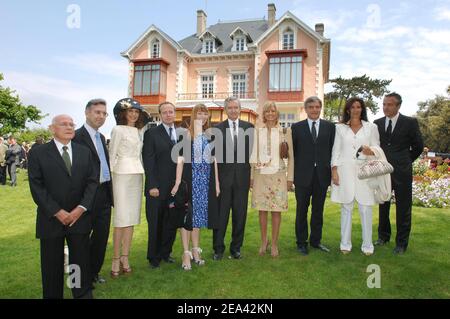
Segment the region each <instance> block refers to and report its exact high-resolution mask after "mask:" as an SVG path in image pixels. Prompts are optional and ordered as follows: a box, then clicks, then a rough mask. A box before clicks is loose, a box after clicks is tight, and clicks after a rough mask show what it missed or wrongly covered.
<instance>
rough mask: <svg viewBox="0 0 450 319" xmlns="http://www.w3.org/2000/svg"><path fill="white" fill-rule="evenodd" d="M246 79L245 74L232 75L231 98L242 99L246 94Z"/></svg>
mask: <svg viewBox="0 0 450 319" xmlns="http://www.w3.org/2000/svg"><path fill="white" fill-rule="evenodd" d="M246 82H247V79H246V75H245V74H233V75H232V86H233V96H235V97H237V98H240V99H243V98H245V94H246V91H247V90H246V85H247V83H246Z"/></svg>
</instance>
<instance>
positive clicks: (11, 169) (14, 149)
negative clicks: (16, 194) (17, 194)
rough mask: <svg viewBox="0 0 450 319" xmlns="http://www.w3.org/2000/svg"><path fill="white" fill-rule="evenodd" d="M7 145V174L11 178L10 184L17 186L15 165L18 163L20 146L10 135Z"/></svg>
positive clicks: (20, 151)
mask: <svg viewBox="0 0 450 319" xmlns="http://www.w3.org/2000/svg"><path fill="white" fill-rule="evenodd" d="M8 142H9V147H8V150H7V151H6V164H7V165H8V174H9V178H10V179H11V186H17V173H16V171H17V166H19V164H20V154H21V153H22V147H21V146H20V145H19V144H17V141H16V139H15V138H14V137H13V136H10V137H9V139H8Z"/></svg>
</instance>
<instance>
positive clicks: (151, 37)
mask: <svg viewBox="0 0 450 319" xmlns="http://www.w3.org/2000/svg"><path fill="white" fill-rule="evenodd" d="M156 40H158V41H159V56H158V58H161V57H162V56H163V54H162V47H163V40H162V38H161V37H160V36H158V33H156V32H153V33H151V34H150V35H149V37H148V38H147V45H148V54H147V57H148V58H149V59H153V56H152V55H153V43H154V42H155V41H156Z"/></svg>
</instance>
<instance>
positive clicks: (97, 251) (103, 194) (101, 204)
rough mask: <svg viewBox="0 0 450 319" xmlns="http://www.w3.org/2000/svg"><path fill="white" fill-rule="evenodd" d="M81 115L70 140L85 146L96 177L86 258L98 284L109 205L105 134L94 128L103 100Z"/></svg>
mask: <svg viewBox="0 0 450 319" xmlns="http://www.w3.org/2000/svg"><path fill="white" fill-rule="evenodd" d="M85 115H86V123H85V124H84V125H83V126H82V127H81V128H79V129H78V130H76V131H75V138H74V139H73V141H74V142H76V143H78V144H81V145H84V146H86V147H88V148H89V150H90V151H91V158H92V165H93V167H94V170H95V172H96V175H97V177H98V187H97V192H96V194H95V199H94V203H93V205H92V210H91V212H90V213H91V216H92V233H91V237H90V261H91V274H92V282H93V283H99V284H102V283H105V282H106V280H105V279H104V278H102V277H101V276H99V273H100V270H101V269H102V266H103V262H104V260H105V253H106V246H107V244H108V237H109V229H110V224H111V206H112V205H113V200H112V185H111V172H110V169H109V155H108V149H107V148H106V141H105V137H104V136H103V134H101V133H100V132H99V131H98V130H99V128H100V127H101V126H102V125H103V124H105V120H106V117H107V116H108V113H107V112H106V101H105V100H103V99H93V100H91V101H89V102H88V103H87V105H86V109H85Z"/></svg>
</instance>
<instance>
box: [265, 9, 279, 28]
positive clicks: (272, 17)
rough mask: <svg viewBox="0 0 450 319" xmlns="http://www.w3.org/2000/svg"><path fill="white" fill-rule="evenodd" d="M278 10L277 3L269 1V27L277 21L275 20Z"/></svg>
mask: <svg viewBox="0 0 450 319" xmlns="http://www.w3.org/2000/svg"><path fill="white" fill-rule="evenodd" d="M276 12H277V8H276V7H275V4H273V3H269V4H268V5H267V18H268V22H269V28H270V27H271V26H273V25H274V24H275V22H276V20H275V14H276Z"/></svg>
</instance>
